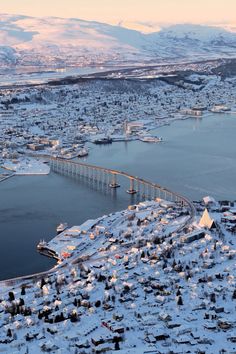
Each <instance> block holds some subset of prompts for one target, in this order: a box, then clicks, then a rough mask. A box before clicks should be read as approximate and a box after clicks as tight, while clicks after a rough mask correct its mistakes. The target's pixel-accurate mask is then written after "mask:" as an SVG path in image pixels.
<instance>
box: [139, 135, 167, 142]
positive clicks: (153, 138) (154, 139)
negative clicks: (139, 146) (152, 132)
mask: <svg viewBox="0 0 236 354" xmlns="http://www.w3.org/2000/svg"><path fill="white" fill-rule="evenodd" d="M140 140H141V141H143V142H145V143H159V142H161V141H163V139H162V137H158V136H149V135H148V136H144V137H142V138H140Z"/></svg>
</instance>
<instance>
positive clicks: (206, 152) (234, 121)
mask: <svg viewBox="0 0 236 354" xmlns="http://www.w3.org/2000/svg"><path fill="white" fill-rule="evenodd" d="M235 131H236V115H235V114H218V115H217V114H215V115H209V116H208V117H204V118H202V119H199V118H193V119H187V120H184V121H176V122H174V123H172V124H171V125H170V126H165V127H162V128H159V129H157V130H156V131H155V134H157V135H159V136H162V137H163V139H164V142H163V143H158V144H150V143H143V142H139V141H133V142H128V143H125V142H120V143H113V144H111V145H104V146H95V145H92V144H91V145H90V155H89V157H88V158H87V159H86V162H87V163H91V164H95V165H99V166H103V167H111V168H115V169H118V170H121V171H126V172H129V173H131V174H133V175H135V176H139V177H142V178H145V179H148V180H151V181H153V182H156V183H158V184H161V185H163V186H165V187H168V188H170V189H172V190H174V191H177V192H179V193H181V194H183V195H185V196H186V197H188V198H190V199H194V200H199V199H201V198H202V197H203V196H205V195H212V196H213V197H215V198H216V199H220V200H222V199H231V200H234V199H236V188H235V180H236V141H235ZM125 189H126V188H125V187H124V186H123V185H122V186H121V188H119V189H118V190H117V191H116V193H115V192H114V191H113V192H111V191H109V189H103V190H100V189H97V187H96V185H95V186H89V185H88V184H86V183H84V182H82V181H79V180H73V179H71V178H69V177H66V176H60V175H57V174H54V173H52V174H50V175H49V176H31V177H13V178H10V179H9V180H6V181H5V182H2V183H0V201H1V203H0V242H1V248H0V279H6V278H9V277H14V276H18V275H22V274H31V273H35V272H38V271H42V270H45V269H48V268H50V267H51V266H52V265H53V264H54V261H53V260H50V259H48V258H46V257H43V256H41V255H40V254H38V253H37V251H36V245H37V243H38V242H39V240H40V239H42V238H44V239H45V240H50V239H51V238H52V237H54V235H55V233H56V231H55V229H56V226H57V225H58V224H59V223H60V222H62V221H66V222H68V223H69V225H76V224H77V225H78V224H80V223H82V222H83V221H85V220H87V219H92V218H96V217H99V216H102V215H104V214H107V213H110V212H113V211H116V210H120V209H122V208H126V207H127V205H128V204H130V203H132V202H135V199H134V200H131V199H130V196H129V195H127V194H126V193H125Z"/></svg>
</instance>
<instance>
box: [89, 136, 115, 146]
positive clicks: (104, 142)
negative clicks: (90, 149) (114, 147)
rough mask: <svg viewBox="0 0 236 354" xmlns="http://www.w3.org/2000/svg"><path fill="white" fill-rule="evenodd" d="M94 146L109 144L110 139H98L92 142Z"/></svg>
mask: <svg viewBox="0 0 236 354" xmlns="http://www.w3.org/2000/svg"><path fill="white" fill-rule="evenodd" d="M93 143H94V144H97V145H101V144H111V143H112V139H111V138H110V137H105V138H99V139H96V140H94V141H93Z"/></svg>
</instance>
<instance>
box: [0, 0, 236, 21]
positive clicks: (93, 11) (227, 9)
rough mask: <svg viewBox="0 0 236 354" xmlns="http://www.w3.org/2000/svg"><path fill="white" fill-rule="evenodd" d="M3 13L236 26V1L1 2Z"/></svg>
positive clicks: (62, 0)
mask: <svg viewBox="0 0 236 354" xmlns="http://www.w3.org/2000/svg"><path fill="white" fill-rule="evenodd" d="M0 13H13V14H25V15H30V16H58V17H74V18H75V17H76V18H81V19H85V20H96V21H100V22H107V23H118V22H119V21H121V20H124V21H143V22H145V21H152V22H158V23H181V22H188V23H190V22H191V23H230V22H231V23H232V22H234V23H235V22H236V0H0Z"/></svg>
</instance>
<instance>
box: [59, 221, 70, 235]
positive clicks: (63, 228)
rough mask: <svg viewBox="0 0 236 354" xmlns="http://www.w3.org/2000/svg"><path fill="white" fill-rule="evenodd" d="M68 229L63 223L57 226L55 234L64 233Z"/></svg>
mask: <svg viewBox="0 0 236 354" xmlns="http://www.w3.org/2000/svg"><path fill="white" fill-rule="evenodd" d="M67 228H68V224H67V223H66V222H65V223H61V224H59V225H58V226H57V233H58V234H60V233H61V232H63V231H65V230H66V229H67Z"/></svg>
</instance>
